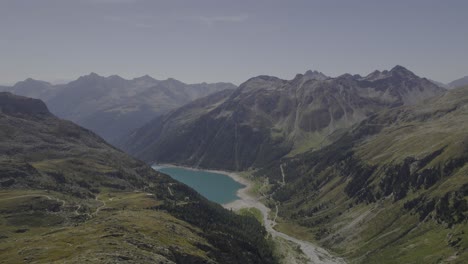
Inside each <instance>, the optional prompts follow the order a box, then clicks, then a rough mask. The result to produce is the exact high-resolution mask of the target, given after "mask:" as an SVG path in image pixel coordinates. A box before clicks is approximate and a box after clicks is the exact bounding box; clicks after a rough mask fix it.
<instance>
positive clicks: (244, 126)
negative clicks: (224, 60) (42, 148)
mask: <svg viewBox="0 0 468 264" xmlns="http://www.w3.org/2000/svg"><path fill="white" fill-rule="evenodd" d="M443 92H444V90H443V89H442V88H439V87H438V86H436V85H434V84H432V83H431V82H430V81H428V80H426V79H422V78H419V77H417V76H416V75H414V74H413V73H411V72H410V71H408V70H407V69H405V68H403V67H401V66H397V67H395V68H393V69H392V70H391V71H384V72H378V71H376V72H374V73H372V74H370V75H368V76H366V77H361V76H352V75H349V74H345V75H342V76H339V77H336V78H329V77H326V76H324V75H323V74H320V73H317V72H315V73H313V72H307V73H306V74H304V75H302V74H299V75H297V76H296V77H295V78H294V79H293V80H289V81H287V80H281V79H279V78H276V77H271V76H258V77H255V78H252V79H250V80H248V81H246V82H245V83H243V84H242V85H241V86H240V87H239V88H238V89H237V90H235V91H234V92H233V93H232V94H225V97H222V96H221V97H220V95H218V96H215V97H211V99H205V100H204V101H203V100H201V101H199V102H198V103H196V104H190V105H187V106H185V107H183V108H180V109H178V110H177V111H174V112H172V113H170V114H168V115H166V116H163V117H161V118H158V119H155V120H153V121H152V122H150V123H149V124H147V125H146V126H144V127H143V128H141V129H140V130H138V131H137V132H135V133H133V134H132V135H130V137H129V138H125V139H124V140H122V141H121V142H120V143H119V146H121V147H122V148H123V149H125V150H127V151H129V152H130V153H131V154H133V155H135V156H136V157H138V158H141V159H144V160H146V161H159V162H175V163H183V164H187V165H195V166H202V167H212V168H224V169H232V170H242V169H245V168H248V167H252V166H253V167H261V166H263V165H265V164H267V163H268V162H270V161H272V160H275V159H278V158H280V157H282V156H284V155H287V154H290V155H294V154H298V153H302V152H304V151H307V150H310V149H319V148H321V147H323V146H326V145H328V144H330V143H331V142H334V141H335V140H336V139H337V138H339V137H340V135H342V134H343V132H344V131H346V129H348V128H349V127H351V126H352V125H354V124H356V123H358V122H360V121H362V120H364V119H365V118H367V117H368V116H370V115H371V114H374V113H376V112H378V111H380V110H382V109H387V108H392V107H396V106H400V105H411V104H414V103H416V102H420V101H422V100H425V99H427V98H429V97H432V96H435V95H439V94H441V93H443ZM205 103H206V105H204V104H205ZM201 106H203V109H204V111H200V108H201ZM184 116H190V118H184ZM156 128H158V129H156ZM150 131H157V132H155V133H153V132H150ZM142 137H143V139H142ZM139 142H144V144H139Z"/></svg>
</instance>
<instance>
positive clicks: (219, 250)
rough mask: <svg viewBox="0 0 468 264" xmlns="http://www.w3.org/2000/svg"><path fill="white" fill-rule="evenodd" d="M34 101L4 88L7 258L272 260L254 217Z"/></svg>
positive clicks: (0, 122)
mask: <svg viewBox="0 0 468 264" xmlns="http://www.w3.org/2000/svg"><path fill="white" fill-rule="evenodd" d="M32 102H33V103H34V104H31V101H30V99H26V98H23V97H15V96H12V95H5V94H0V103H2V105H1V106H2V107H1V109H2V110H1V111H0V127H1V130H0V152H1V153H2V154H3V155H2V156H0V186H1V190H0V255H1V257H0V259H1V261H0V262H2V261H4V260H5V261H6V262H7V263H21V262H31V261H32V262H38V263H50V262H53V261H56V262H64V261H69V262H72V263H83V262H85V261H92V262H100V263H116V262H125V263H129V262H130V263H132V262H133V263H155V262H156V263H158V262H159V261H161V262H162V263H172V262H177V263H214V262H216V263H235V262H239V261H241V262H244V263H259V262H264V263H274V262H275V260H274V259H273V257H272V252H271V247H270V246H269V244H268V242H267V241H266V240H265V233H266V231H265V230H264V228H263V227H262V226H261V224H260V223H258V222H257V221H256V220H255V219H252V218H250V217H242V216H238V215H236V214H234V213H232V212H229V211H227V210H224V209H223V208H222V207H221V206H219V205H217V204H214V203H211V202H209V201H207V200H206V199H204V198H203V197H201V196H200V195H199V194H198V193H196V192H195V191H193V190H192V189H190V188H188V187H187V186H185V185H183V184H181V183H178V182H176V181H174V180H172V179H171V178H169V177H168V176H166V175H164V174H161V173H158V172H155V171H154V170H152V169H151V168H150V167H149V166H147V165H145V164H144V163H142V162H140V161H137V160H134V159H132V158H131V157H129V156H128V155H126V154H125V153H123V152H121V151H118V150H116V149H115V148H113V147H111V146H110V145H108V144H107V143H106V142H104V141H103V140H102V139H100V138H99V137H97V136H96V135H95V134H93V133H92V132H90V131H88V130H85V129H82V128H80V127H78V126H76V125H74V124H73V123H71V122H68V121H64V120H59V119H57V118H55V117H54V116H52V115H50V114H49V113H48V111H47V108H46V107H45V105H43V104H42V103H41V102H40V101H38V100H35V101H32Z"/></svg>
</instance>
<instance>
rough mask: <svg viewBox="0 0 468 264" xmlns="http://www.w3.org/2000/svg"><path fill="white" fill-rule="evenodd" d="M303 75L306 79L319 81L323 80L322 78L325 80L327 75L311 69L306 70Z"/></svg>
mask: <svg viewBox="0 0 468 264" xmlns="http://www.w3.org/2000/svg"><path fill="white" fill-rule="evenodd" d="M304 77H306V78H307V79H309V80H319V81H323V80H326V79H328V78H329V77H328V76H327V75H325V74H323V73H322V72H319V71H316V70H315V71H312V70H308V71H306V72H305V73H304Z"/></svg>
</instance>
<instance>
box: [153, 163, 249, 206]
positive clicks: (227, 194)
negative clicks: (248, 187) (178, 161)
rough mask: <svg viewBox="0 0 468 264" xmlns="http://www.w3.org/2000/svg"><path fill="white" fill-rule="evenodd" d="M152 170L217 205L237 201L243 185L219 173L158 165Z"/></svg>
mask: <svg viewBox="0 0 468 264" xmlns="http://www.w3.org/2000/svg"><path fill="white" fill-rule="evenodd" d="M153 169H155V170H157V171H160V172H162V173H165V174H167V175H169V176H171V177H172V178H173V179H175V180H178V181H180V182H182V183H185V184H186V185H188V186H190V187H192V188H193V189H194V190H196V191H197V192H198V193H200V194H201V195H203V196H204V197H206V198H207V199H208V200H210V201H213V202H216V203H219V204H225V203H229V202H232V201H235V200H237V199H239V197H238V196H237V190H239V189H242V188H244V185H242V184H240V183H238V182H236V181H234V180H233V179H231V178H230V177H229V176H227V175H224V174H220V173H214V172H208V171H203V170H190V169H184V168H175V167H164V166H158V165H154V166H153Z"/></svg>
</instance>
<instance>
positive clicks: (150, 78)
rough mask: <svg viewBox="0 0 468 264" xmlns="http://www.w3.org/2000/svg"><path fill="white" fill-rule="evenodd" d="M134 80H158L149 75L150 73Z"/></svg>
mask: <svg viewBox="0 0 468 264" xmlns="http://www.w3.org/2000/svg"><path fill="white" fill-rule="evenodd" d="M133 80H134V81H152V82H157V81H158V80H156V79H154V78H153V77H151V76H149V75H148V74H145V75H143V76H140V77H136V78H133Z"/></svg>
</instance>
